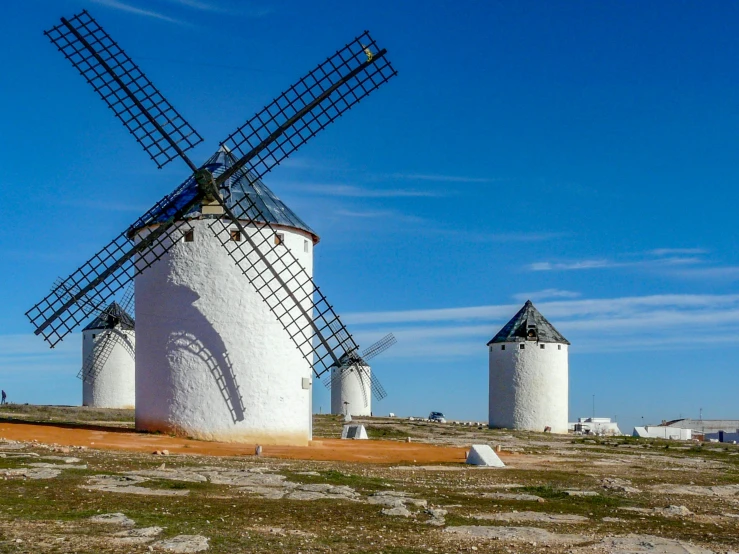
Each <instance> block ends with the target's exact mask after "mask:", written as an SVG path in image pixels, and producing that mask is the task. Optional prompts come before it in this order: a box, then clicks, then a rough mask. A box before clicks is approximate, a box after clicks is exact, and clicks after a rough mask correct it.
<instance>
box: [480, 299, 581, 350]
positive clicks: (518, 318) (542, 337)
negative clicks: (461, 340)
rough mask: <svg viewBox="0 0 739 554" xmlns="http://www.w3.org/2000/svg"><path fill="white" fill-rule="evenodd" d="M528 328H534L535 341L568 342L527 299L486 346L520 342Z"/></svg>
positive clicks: (523, 339)
mask: <svg viewBox="0 0 739 554" xmlns="http://www.w3.org/2000/svg"><path fill="white" fill-rule="evenodd" d="M529 329H534V330H535V332H536V333H535V334H536V337H537V338H536V339H535V340H537V342H557V343H560V344H570V341H568V340H567V339H566V338H564V337H563V336H562V335H561V334H560V332H559V331H557V330H556V329H555V328H554V326H553V325H552V324H551V323H549V322H548V321H547V320H546V318H545V317H544V316H543V315H541V313H539V310H537V309H536V308H535V307H534V304H532V302H531V300H527V301H526V304H524V305H523V308H521V309H520V310H519V311H518V313H517V314H516V315H514V316H513V319H511V320H510V321H509V322H508V323H506V324H505V325H504V326H503V328H502V329H501V330H500V331H498V334H497V335H495V336H494V337H493V338H492V339H491V340H490V342H488V346H490V345H491V344H493V343H496V342H522V341H525V340H526V335H527V334H528V331H529Z"/></svg>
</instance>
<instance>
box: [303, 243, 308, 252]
mask: <svg viewBox="0 0 739 554" xmlns="http://www.w3.org/2000/svg"><path fill="white" fill-rule="evenodd" d="M303 252H308V241H307V240H304V241H303Z"/></svg>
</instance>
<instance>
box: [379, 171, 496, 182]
mask: <svg viewBox="0 0 739 554" xmlns="http://www.w3.org/2000/svg"><path fill="white" fill-rule="evenodd" d="M384 177H389V178H391V179H405V180H408V181H435V182H440V183H491V182H493V181H495V180H496V179H489V178H486V177H465V176H462V175H444V174H439V173H390V174H388V175H385V176H384Z"/></svg>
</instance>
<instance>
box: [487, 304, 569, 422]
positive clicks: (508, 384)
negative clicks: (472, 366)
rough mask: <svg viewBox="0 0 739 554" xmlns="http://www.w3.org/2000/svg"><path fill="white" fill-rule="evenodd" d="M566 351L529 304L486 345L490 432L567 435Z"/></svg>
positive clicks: (566, 343) (564, 341)
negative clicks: (547, 431)
mask: <svg viewBox="0 0 739 554" xmlns="http://www.w3.org/2000/svg"><path fill="white" fill-rule="evenodd" d="M569 345H570V343H569V341H568V340H567V339H565V338H564V337H563V336H562V335H561V334H560V333H559V331H557V330H556V329H555V328H554V326H553V325H552V324H551V323H549V322H548V321H547V320H546V319H545V318H544V316H543V315H541V314H540V313H539V311H538V310H537V309H536V308H535V307H534V305H533V304H532V303H531V301H530V300H527V301H526V303H525V304H524V306H523V308H521V309H520V310H519V312H518V313H517V314H516V315H515V316H513V319H511V320H510V321H509V322H508V323H506V324H505V326H504V327H503V328H502V329H501V330H500V331H499V332H498V334H497V335H495V336H494V337H493V338H492V339H491V340H490V342H488V344H487V346H488V350H489V360H490V403H489V406H488V408H489V420H488V422H489V425H490V427H493V428H507V429H527V430H530V431H544V430H545V429H547V428H549V430H550V431H551V432H553V433H567V421H568V419H567V417H568V394H569V390H568V386H569V365H568V349H569Z"/></svg>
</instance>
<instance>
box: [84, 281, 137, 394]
mask: <svg viewBox="0 0 739 554" xmlns="http://www.w3.org/2000/svg"><path fill="white" fill-rule="evenodd" d="M133 293H134V289H133V283H131V284H130V285H129V286H128V287H127V288H126V290H125V292H124V294H123V297H122V299H121V300H120V303H119V302H116V301H113V302H111V303H110V304H109V305H108V306H107V307H105V308H104V309H102V310H100V311H99V312H98V313H97V315H96V316H95V318H94V319H93V320H92V321H91V322H90V323H88V324H87V325H86V326H85V328H84V329H83V330H82V360H83V361H82V367H81V368H80V371H79V372H78V373H77V377H78V378H79V379H81V380H82V405H83V406H94V407H96V408H132V407H133V406H134V405H135V403H136V391H135V365H134V364H135V359H136V355H135V334H134V333H135V332H134V319H133V317H131V315H130V314H131V312H132V308H133V299H134V298H133Z"/></svg>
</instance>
